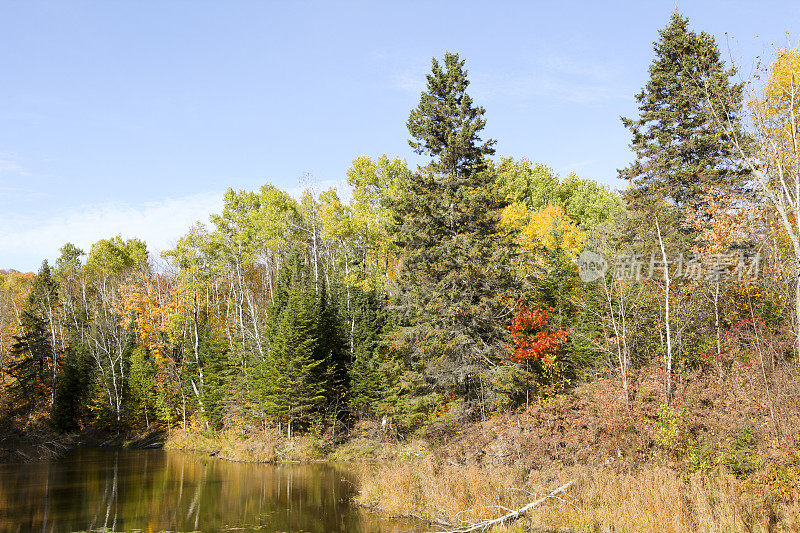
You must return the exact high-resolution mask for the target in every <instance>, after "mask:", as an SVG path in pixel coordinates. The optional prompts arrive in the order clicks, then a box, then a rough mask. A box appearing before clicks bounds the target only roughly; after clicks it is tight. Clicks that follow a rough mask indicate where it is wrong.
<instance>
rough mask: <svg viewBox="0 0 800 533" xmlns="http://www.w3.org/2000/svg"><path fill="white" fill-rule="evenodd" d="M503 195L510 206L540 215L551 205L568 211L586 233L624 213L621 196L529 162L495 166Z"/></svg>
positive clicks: (503, 162) (504, 160)
mask: <svg viewBox="0 0 800 533" xmlns="http://www.w3.org/2000/svg"><path fill="white" fill-rule="evenodd" d="M494 168H495V172H496V173H497V183H498V190H499V194H500V195H502V197H503V198H505V199H506V200H507V201H508V202H509V203H516V204H521V205H524V206H526V207H527V208H528V210H529V211H531V212H535V211H540V210H542V209H544V208H545V207H547V206H548V205H549V204H552V205H558V206H560V207H562V208H563V209H564V212H565V213H566V214H567V215H568V216H569V218H570V219H571V220H572V221H574V222H575V224H577V225H578V227H579V228H580V229H581V230H582V231H584V232H587V231H590V230H593V229H595V228H597V227H598V226H600V225H601V224H602V223H603V222H605V221H606V220H608V219H609V218H610V217H613V216H614V215H617V214H619V213H620V212H621V210H622V203H621V199H620V197H619V195H618V194H616V193H614V192H612V191H610V190H608V189H607V188H605V187H603V186H601V185H599V184H598V183H597V182H596V181H593V180H589V179H584V178H579V177H578V176H577V175H576V174H574V173H571V174H570V175H569V176H568V177H566V178H564V179H563V180H561V179H559V177H558V175H557V174H556V173H555V171H554V170H553V169H551V168H549V167H547V166H545V165H542V164H540V163H537V164H534V163H532V162H531V161H529V160H527V159H521V160H518V161H515V160H514V159H513V158H511V157H505V158H502V159H500V161H499V162H498V163H497V164H495V166H494Z"/></svg>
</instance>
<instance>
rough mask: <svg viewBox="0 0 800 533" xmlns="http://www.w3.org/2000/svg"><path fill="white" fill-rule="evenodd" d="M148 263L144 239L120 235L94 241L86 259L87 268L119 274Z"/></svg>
mask: <svg viewBox="0 0 800 533" xmlns="http://www.w3.org/2000/svg"><path fill="white" fill-rule="evenodd" d="M68 252H69V251H68ZM71 252H74V250H72V251H71ZM146 264H147V245H146V244H145V243H144V241H141V240H139V239H127V240H124V241H123V240H122V237H121V236H120V235H117V236H116V237H112V238H110V239H100V240H99V241H97V242H96V243H94V244H93V245H92V247H91V249H90V250H89V256H88V257H87V259H86V268H87V269H89V270H90V271H95V272H102V273H105V274H110V275H119V274H121V273H122V272H124V271H126V270H128V269H131V268H133V267H144V266H146Z"/></svg>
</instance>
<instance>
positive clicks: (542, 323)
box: [508, 304, 567, 364]
mask: <svg viewBox="0 0 800 533" xmlns="http://www.w3.org/2000/svg"><path fill="white" fill-rule="evenodd" d="M549 320H550V314H549V313H548V312H547V311H544V310H542V309H531V308H530V307H528V306H527V305H524V304H520V305H519V307H518V308H517V314H516V315H514V318H513V319H512V320H511V325H510V326H509V327H508V329H509V331H510V332H511V335H512V337H513V339H514V344H515V345H516V349H515V350H514V353H513V354H512V355H511V359H513V360H514V361H516V362H518V363H522V362H525V361H541V362H543V363H545V364H550V363H552V362H553V356H554V352H555V351H556V350H557V349H558V348H559V347H560V346H561V345H562V344H563V343H564V341H566V340H567V332H566V331H564V330H560V329H559V330H556V331H545V330H544V328H545V327H546V326H547V323H548V321H549Z"/></svg>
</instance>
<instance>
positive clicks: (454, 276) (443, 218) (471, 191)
mask: <svg viewBox="0 0 800 533" xmlns="http://www.w3.org/2000/svg"><path fill="white" fill-rule="evenodd" d="M427 81H428V83H427V90H426V91H425V92H423V93H422V95H421V97H420V102H419V105H418V106H417V108H416V109H414V110H413V111H411V114H410V117H409V120H408V130H409V132H410V134H411V136H412V138H413V139H412V140H410V141H409V143H410V145H411V146H412V147H413V148H414V149H415V151H416V152H417V153H419V154H421V155H427V156H430V158H431V159H430V162H429V163H428V164H427V165H426V166H424V167H422V168H419V169H418V171H417V172H416V173H414V174H413V176H411V178H410V181H409V187H408V190H407V193H406V194H405V195H404V197H403V198H402V199H401V201H400V202H399V205H398V206H397V208H396V220H397V222H398V234H397V236H398V241H399V243H400V244H401V245H402V246H403V247H404V258H403V267H402V271H401V279H400V286H401V291H402V294H401V299H402V301H403V304H404V308H405V311H406V316H407V319H408V322H407V324H406V326H407V327H406V328H405V330H404V334H405V338H406V339H407V340H408V342H407V343H406V344H405V347H406V348H408V349H409V353H411V355H412V359H415V360H417V361H419V362H421V363H422V365H421V366H422V370H423V371H424V372H425V374H426V375H427V376H428V377H429V378H430V379H432V380H433V382H435V383H436V384H437V385H438V386H439V387H440V388H446V389H455V390H457V391H458V392H460V393H466V394H469V393H470V392H474V390H475V388H474V387H473V385H474V384H475V383H476V382H477V381H478V380H479V373H480V372H481V371H482V370H483V369H484V368H485V363H486V361H487V360H489V359H490V358H491V357H493V355H494V353H493V352H494V348H495V347H496V344H497V342H498V340H499V339H500V338H502V335H503V332H502V325H501V324H499V323H498V322H497V320H496V318H495V317H496V311H497V309H496V306H497V302H496V299H495V298H496V296H497V295H498V294H499V293H500V292H502V286H503V283H502V282H501V280H502V278H503V276H504V273H503V269H502V268H501V267H500V266H499V265H497V264H496V263H495V261H494V258H493V257H492V255H493V242H492V237H493V235H494V234H495V233H496V225H497V210H498V209H499V208H500V207H501V205H500V203H499V200H498V197H497V195H496V194H495V191H494V188H495V184H494V176H493V174H492V173H491V172H489V169H488V165H487V162H486V157H487V156H489V155H491V154H493V153H494V149H493V148H492V146H493V144H494V141H492V140H488V141H483V140H481V138H480V136H479V135H480V132H481V130H482V129H483V128H484V126H485V124H486V120H485V118H484V113H485V111H484V109H483V108H482V107H479V106H475V105H474V104H473V102H472V99H471V97H470V96H469V95H468V94H467V92H466V89H467V87H468V85H469V81H468V79H467V71H466V70H465V69H464V61H463V60H461V59H459V57H458V54H451V53H447V54H445V58H444V64H443V65H440V64H439V62H438V61H437V60H436V59H433V66H432V72H431V74H429V75H428V76H427Z"/></svg>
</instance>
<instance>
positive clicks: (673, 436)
mask: <svg viewBox="0 0 800 533" xmlns="http://www.w3.org/2000/svg"><path fill="white" fill-rule="evenodd" d="M656 446H657V447H658V449H659V450H660V451H661V452H663V453H664V454H666V455H667V456H668V457H671V458H673V459H677V458H679V457H682V456H683V455H684V453H686V441H685V435H684V431H683V413H682V412H679V411H676V410H675V408H674V407H672V406H671V405H670V404H667V403H662V404H661V406H659V408H658V420H657V421H656Z"/></svg>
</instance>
